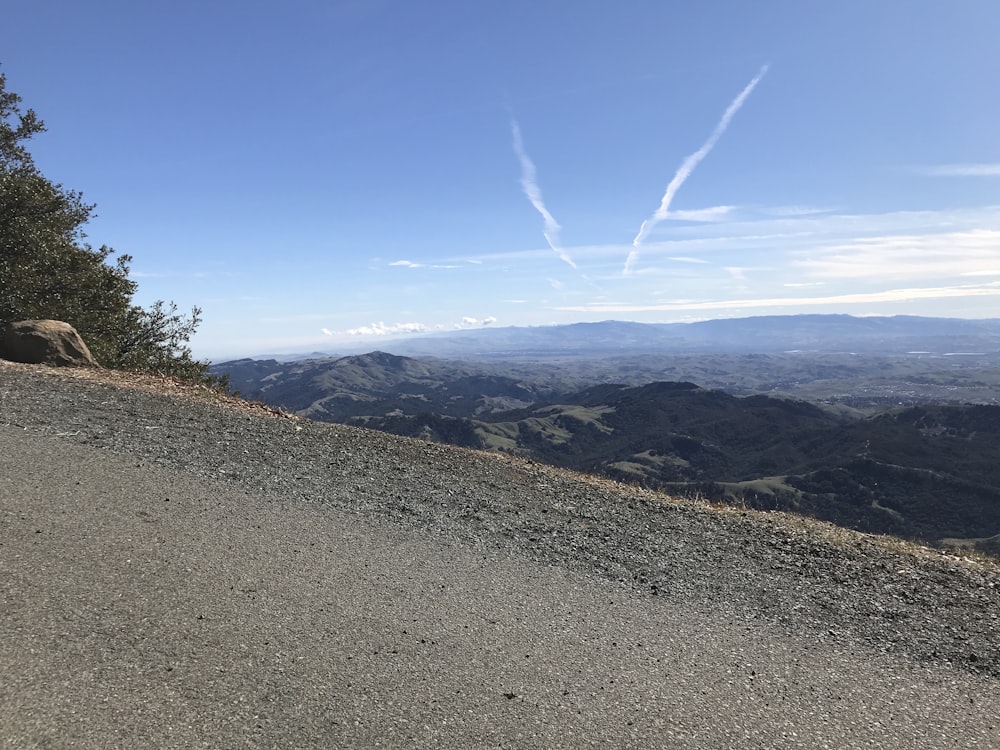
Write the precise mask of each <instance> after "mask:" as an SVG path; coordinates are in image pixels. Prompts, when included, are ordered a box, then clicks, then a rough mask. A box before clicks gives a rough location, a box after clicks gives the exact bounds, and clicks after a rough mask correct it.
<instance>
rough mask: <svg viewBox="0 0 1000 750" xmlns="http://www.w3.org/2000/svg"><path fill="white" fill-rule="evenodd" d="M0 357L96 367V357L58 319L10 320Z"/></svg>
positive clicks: (47, 363)
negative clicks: (15, 321)
mask: <svg viewBox="0 0 1000 750" xmlns="http://www.w3.org/2000/svg"><path fill="white" fill-rule="evenodd" d="M0 357H3V358H4V359H9V360H11V361H12V362H26V363H28V364H41V365H56V366H60V367H64V366H71V367H88V366H89V367H97V366H98V365H97V360H95V359H94V356H93V355H92V354H91V353H90V349H88V348H87V345H86V344H85V343H84V341H83V339H82V338H80V334H79V333H77V332H76V329H75V328H74V327H73V326H71V325H70V324H69V323H63V322H62V321H61V320H22V321H19V322H17V323H11V324H9V325H8V326H7V330H6V331H5V332H4V334H3V339H2V341H0Z"/></svg>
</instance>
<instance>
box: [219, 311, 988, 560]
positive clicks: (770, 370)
mask: <svg viewBox="0 0 1000 750" xmlns="http://www.w3.org/2000/svg"><path fill="white" fill-rule="evenodd" d="M817 317H823V316H817ZM830 317H831V318H833V320H830V321H827V322H829V323H831V324H832V325H836V326H838V327H839V328H841V329H842V328H843V326H844V324H845V321H844V320H842V319H840V316H830ZM750 320H752V319H750ZM858 320H861V321H863V325H864V326H865V330H871V328H872V325H871V323H870V321H868V320H867V319H858ZM797 322H798V323H799V328H800V329H801V321H797ZM849 322H850V321H847V323H849ZM964 322H967V321H964ZM821 323H822V321H818V320H811V321H809V335H810V336H813V337H814V338H815V337H816V336H819V335H820V334H818V333H816V329H817V327H819V326H821ZM912 323H913V321H907V324H912ZM609 325H610V324H609ZM616 325H617V324H616ZM634 325H638V324H629V326H630V330H631V331H633V332H637V331H639V329H635V328H634V327H632V326H634ZM929 327H930V328H933V326H929ZM567 328H574V327H567ZM883 328H884V326H883ZM910 328H911V329H912V325H911V326H910ZM595 330H596V329H594V328H591V329H590V332H591V335H592V337H593V334H594V332H595ZM490 333H494V332H490ZM534 333H536V332H533V334H534ZM619 333H620V332H619ZM897 333H898V332H897ZM552 334H553V332H552V331H549V332H546V335H549V336H551V335H552ZM614 334H615V331H614V330H613V331H611V332H610V333H609V334H608V335H607V336H603V337H602V336H596V337H593V341H594V343H593V344H592V346H591V348H590V349H584V348H583V345H582V344H581V343H578V344H577V345H575V346H576V348H574V347H572V346H570V345H569V343H568V342H570V341H571V340H572V338H573V334H572V332H570V333H569V334H567V335H566V336H565V337H564V346H563V347H561V350H560V348H559V347H555V348H553V350H552V351H551V352H550V353H549V355H548V356H541V355H540V354H538V353H537V352H534V351H533V350H532V348H531V347H522V348H521V349H517V348H509V349H508V351H507V353H506V354H504V355H501V354H499V353H497V352H495V351H494V352H493V353H485V352H482V351H480V352H479V353H478V354H475V353H473V354H475V356H471V355H470V356H469V358H467V359H460V360H454V359H449V358H445V357H430V356H420V357H410V356H401V355H398V354H389V353H386V352H378V351H376V352H368V353H365V354H359V355H348V356H341V357H323V358H316V359H304V360H298V361H291V362H280V361H278V360H263V361H262V360H253V359H245V360H237V361H233V362H227V363H221V364H219V365H216V366H215V368H214V369H215V371H216V372H217V373H220V374H221V373H226V374H228V375H229V377H230V382H231V385H232V387H233V388H235V389H236V390H237V391H238V392H239V393H240V394H241V395H242V396H244V397H246V398H251V399H256V400H260V401H262V402H264V403H267V404H269V405H271V406H274V407H278V408H282V409H284V410H287V411H290V412H294V413H295V414H298V415H301V416H305V417H309V418H311V419H317V420H320V421H328V422H340V423H345V424H355V425H362V426H366V427H369V428H373V429H377V430H381V431H385V432H389V433H393V434H398V435H405V436H411V437H417V438H422V439H426V440H431V441H437V442H442V443H448V444H453V445H459V446H464V447H470V448H476V449H481V450H491V451H501V452H505V453H509V454H512V455H517V456H522V457H525V458H530V459H532V460H536V461H540V462H544V463H549V464H552V465H555V466H559V467H563V468H567V469H571V470H574V471H579V472H585V473H590V474H595V475H600V476H604V477H608V478H611V479H614V480H617V481H620V482H626V483H633V484H638V485H641V486H645V487H649V488H653V489H658V490H663V491H667V492H669V493H672V494H676V495H682V496H687V497H698V498H702V499H704V500H706V501H709V502H718V503H726V504H730V505H737V506H742V507H748V508H754V509H761V510H781V511H789V512H795V513H802V514H806V515H809V516H812V517H815V518H819V519H821V520H825V521H830V522H833V523H836V524H838V525H842V526H846V527H849V528H853V529H856V530H859V531H864V532H868V533H875V534H891V535H895V536H899V537H903V538H907V539H916V540H920V541H921V542H924V543H928V544H938V545H942V544H943V545H950V546H963V547H970V548H975V549H979V550H980V551H983V552H987V553H993V554H996V553H998V552H1000V536H998V535H1000V439H998V438H1000V400H998V399H1000V355H998V353H997V351H996V347H995V346H994V348H993V349H992V350H990V349H989V347H990V346H991V345H993V342H992V340H986V341H984V340H965V341H962V343H965V344H969V347H968V348H969V349H970V352H968V353H964V354H959V353H955V352H949V351H942V350H938V351H934V350H933V349H932V348H931V345H933V344H934V343H935V340H933V337H932V339H930V340H928V339H923V340H921V339H919V338H918V337H915V336H914V335H913V334H912V330H911V333H909V334H907V335H906V337H905V340H899V339H897V338H892V337H888V338H886V339H883V341H882V343H881V344H878V345H877V342H872V341H868V342H867V343H865V339H864V337H863V336H861V337H859V339H858V341H856V342H855V343H858V344H859V345H858V346H856V347H855V348H856V349H858V350H859V351H825V350H821V349H820V350H813V351H804V350H802V349H795V350H782V351H760V352H746V351H742V352H740V351H727V350H726V346H725V345H718V346H715V345H713V346H708V345H707V344H706V345H705V348H708V349H712V350H711V351H705V352H700V353H699V352H691V351H683V350H681V351H677V352H659V353H655V352H645V351H642V350H641V348H642V347H641V346H640V345H639V344H635V343H633V344H631V345H629V346H625V345H624V344H623V341H625V340H624V339H623V338H622V337H621V336H620V335H619V336H617V338H616V336H615V335H614ZM505 335H507V336H508V337H509V336H510V335H511V334H510V333H509V332H508V333H507V334H505ZM844 335H846V334H844ZM990 335H992V334H990ZM633 338H634V339H635V340H636V341H639V342H640V343H641V341H642V340H643V339H642V338H641V337H633ZM775 338H777V337H776V335H775ZM827 339H828V340H829V341H831V342H834V343H836V344H837V345H838V346H841V345H844V344H849V343H851V342H850V341H844V340H843V335H842V336H841V338H838V337H837V336H835V335H832V334H831V335H829V336H827ZM613 340H617V341H618V344H619V345H621V346H623V349H622V351H621V352H620V353H619V355H618V356H610V355H609V353H608V351H607V348H606V347H607V345H609V342H611V341H613ZM957 340H958V338H957V337H955V336H953V337H951V338H950V339H949V341H950V343H955V342H956V341H957ZM602 341H603V342H604V344H602V343H601V342H602ZM626 343H627V342H626ZM777 343H778V344H780V343H783V344H784V345H785V346H792V347H794V345H795V344H800V343H803V341H802V334H801V331H800V333H798V334H796V333H795V332H794V331H791V330H790V332H789V334H788V335H787V336H786V338H785V339H784V340H783V341H779V342H777ZM813 343H815V341H814V342H813ZM937 343H938V344H940V343H941V342H940V341H937ZM507 344H508V347H510V344H511V342H510V341H509V340H508V342H507ZM629 347H631V348H629ZM910 347H919V348H915V349H911V348H910ZM445 348H447V347H445ZM473 348H475V347H473ZM760 348H761V349H768V348H772V349H773V348H777V344H775V346H771V347H769V346H766V345H763V344H762V345H761V346H760ZM904 348H905V349H908V351H896V350H898V349H904ZM972 348H978V349H980V350H981V351H978V352H975V353H971V349H972ZM863 349H869V350H873V349H881V351H860V350H863Z"/></svg>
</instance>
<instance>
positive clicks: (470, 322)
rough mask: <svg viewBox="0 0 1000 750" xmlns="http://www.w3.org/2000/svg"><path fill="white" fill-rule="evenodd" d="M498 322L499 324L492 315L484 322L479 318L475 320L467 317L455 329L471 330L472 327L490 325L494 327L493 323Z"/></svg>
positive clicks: (484, 319)
mask: <svg viewBox="0 0 1000 750" xmlns="http://www.w3.org/2000/svg"><path fill="white" fill-rule="evenodd" d="M496 322H497V319H496V318H494V317H493V316H492V315H490V316H489V317H486V318H483V319H482V320H480V319H479V318H473V317H470V316H466V317H464V318H462V322H461V323H458V324H456V326H455V327H456V328H471V327H478V326H488V325H492V324H493V323H496Z"/></svg>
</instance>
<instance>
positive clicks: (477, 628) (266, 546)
mask: <svg viewBox="0 0 1000 750" xmlns="http://www.w3.org/2000/svg"><path fill="white" fill-rule="evenodd" d="M99 448H103V449H110V450H99ZM168 498H169V499H168ZM0 503H2V506H0V507H2V511H0V512H2V515H0V518H2V522H3V527H4V528H3V532H2V535H0V539H2V540H3V541H2V546H0V568H2V574H0V580H2V581H3V582H4V583H3V589H2V590H3V596H4V608H3V612H4V615H3V619H2V621H0V622H2V629H3V631H4V638H3V644H4V645H3V646H2V647H0V673H3V674H6V675H15V678H14V679H13V680H7V681H5V682H4V686H3V687H0V726H2V727H4V729H3V730H2V732H3V734H2V739H3V740H4V741H5V743H6V745H7V746H10V747H33V746H41V745H44V744H45V742H46V741H49V742H50V743H51V744H52V745H53V746H57V747H65V746H72V745H73V744H74V742H75V744H78V745H79V746H88V747H119V746H121V747H125V746H129V745H133V744H135V742H136V741H138V740H139V739H140V738H148V744H150V745H152V746H156V747H183V746H190V745H192V744H195V743H196V742H197V741H199V740H200V741H208V742H209V743H210V744H212V745H213V746H219V747H247V746H250V747H282V746H291V745H294V746H302V747H310V746H314V747H322V746H331V745H339V746H371V745H373V744H375V741H376V740H381V741H382V742H383V743H384V744H385V745H388V746H451V747H469V746H484V745H492V746H496V745H513V746H518V747H560V746H565V747H579V746H586V745H588V744H596V745H601V746H616V745H617V746H629V745H641V746H665V745H668V746H673V747H718V746H720V745H723V746H727V745H732V744H733V743H734V742H735V741H737V740H738V741H741V742H742V743H743V745H744V746H751V747H753V746H759V747H765V746H766V747H799V746H823V744H824V743H826V744H829V745H830V746H835V747H872V746H892V747H935V746H936V745H935V744H934V743H935V741H936V740H935V739H934V738H939V739H941V738H947V740H948V746H952V745H954V744H956V743H957V744H959V745H961V746H965V747H975V746H977V744H978V745H979V746H981V747H989V746H990V743H991V742H993V740H994V738H995V737H996V736H997V732H998V727H997V726H996V721H995V717H996V716H998V715H1000V697H998V685H1000V682H998V680H997V679H996V678H997V676H998V674H1000V670H998V668H997V654H998V649H997V640H998V634H997V625H996V613H997V612H998V611H1000V601H998V590H997V586H998V581H1000V577H998V576H997V573H996V569H995V568H994V567H992V566H989V565H983V564H979V563H976V562H974V561H961V560H956V559H952V558H945V557H943V556H941V555H937V554H934V553H931V552H929V551H921V550H919V549H916V548H914V550H912V551H906V550H902V551H900V550H897V549H896V548H895V545H892V544H886V543H883V542H882V541H880V540H875V539H871V538H867V537H862V536H860V535H855V534H850V533H848V532H843V531H841V530H838V529H833V528H831V527H825V526H822V525H819V524H810V523H805V522H802V521H801V520H800V519H792V518H786V517H784V516H777V515H775V516H758V515H756V514H748V515H740V514H739V513H733V512H725V513H719V512H710V511H707V510H705V509H702V508H698V507H696V506H693V505H688V504H683V503H676V502H672V501H670V500H669V499H667V498H663V497H660V496H655V495H652V494H649V493H639V492H636V491H632V490H628V489H625V488H621V487H617V486H615V485H610V484H607V483H600V482H593V481H587V480H585V479H583V478H581V477H577V476H573V475H569V474H565V473H561V472H556V471H552V470H549V469H546V468H543V467H538V466H533V465H529V464H523V463H519V462H515V461H509V460H503V459H500V458H498V457H495V456H488V455H483V454H478V453H473V452H468V451H459V450H454V449H448V448H445V447H442V446H437V445H430V444H425V443H420V442H416V441H406V440H399V439H395V438H391V437H390V436H385V435H381V434H378V433H369V432H366V431H361V430H351V429H347V428H342V427H338V426H331V425H317V424H313V423H309V422H302V421H298V420H291V419H286V418H281V417H276V416H273V415H268V414H267V413H266V412H262V411H261V410H254V409H252V408H248V407H233V406H227V405H225V404H221V403H218V402H216V401H215V400H214V399H212V398H208V397H204V398H198V397H191V396H190V395H188V396H183V397H174V396H170V395H163V394H157V393H152V392H147V391H143V390H137V389H133V388H123V387H121V386H120V385H113V384H108V383H103V382H96V381H92V380H90V379H86V378H81V377H75V376H73V375H70V374H65V373H52V372H50V371H45V370H44V369H43V368H27V367H16V366H8V365H5V364H3V365H0ZM653 594H656V595H655V596H654V595H653ZM8 728H9V729H8ZM938 746H945V743H944V742H943V741H941V742H940V744H939V745H938Z"/></svg>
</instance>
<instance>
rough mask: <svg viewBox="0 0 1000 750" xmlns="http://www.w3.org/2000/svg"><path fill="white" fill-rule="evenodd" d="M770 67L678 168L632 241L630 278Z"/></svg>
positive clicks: (627, 264) (626, 271) (628, 265)
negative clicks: (645, 246)
mask: <svg viewBox="0 0 1000 750" xmlns="http://www.w3.org/2000/svg"><path fill="white" fill-rule="evenodd" d="M767 69H768V66H767V65H765V66H764V67H762V68H761V69H760V72H758V73H757V75H756V76H754V78H753V80H752V81H750V83H748V84H747V85H746V87H745V88H744V89H743V90H742V91H741V92H740V93H739V95H738V96H737V97H736V98H735V99H733V101H732V102H731V103H730V105H729V106H728V107H727V108H726V111H725V112H724V113H723V114H722V119H720V120H719V124H718V125H716V126H715V130H713V131H712V134H711V135H710V136H709V137H708V140H707V141H705V143H704V144H702V147H701V148H699V149H698V150H697V151H695V152H694V153H693V154H690V155H689V156H688V157H687V158H686V159H685V160H684V161H683V162H682V163H681V166H680V167H679V168H678V170H677V172H676V174H674V178H673V179H672V180H671V181H670V183H669V184H668V185H667V189H666V192H665V193H664V194H663V199H662V200H661V201H660V207H659V208H658V209H656V211H655V212H653V215H652V216H650V217H649V218H648V219H646V221H644V222H642V226H640V227H639V233H638V234H636V236H635V239H633V240H632V250H631V251H630V252H629V254H628V258H627V259H626V260H625V268H624V269H623V273H624V274H626V275H628V274H629V273H631V271H632V269H633V268H634V266H635V264H636V262H637V261H638V260H639V250H638V248H639V246H640V245H641V244H642V242H643V241H644V240H645V239H646V237H647V236H649V233H650V232H651V231H652V230H653V227H655V226H656V225H657V224H659V223H660V222H661V221H663V220H664V219H665V218H667V215H668V214H669V213H670V204H671V202H673V200H674V196H675V195H677V191H678V190H680V188H681V185H683V184H684V181H685V180H687V178H688V177H690V176H691V173H692V172H693V171H694V170H695V167H697V166H698V164H699V163H700V162H701V160H702V159H704V158H705V157H706V156H708V154H709V153H710V152H711V150H712V149H713V148H715V144H716V143H718V141H719V139H720V138H721V137H722V134H723V133H725V132H726V128H728V127H729V123H730V122H731V121H732V119H733V117H734V116H735V115H736V113H737V112H739V110H740V107H742V106H743V103H744V102H745V101H746V100H747V97H749V96H750V94H751V93H752V92H753V90H754V89H755V88H756V87H757V84H758V83H760V80H761V79H762V78H763V77H764V75H765V74H766V73H767Z"/></svg>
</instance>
